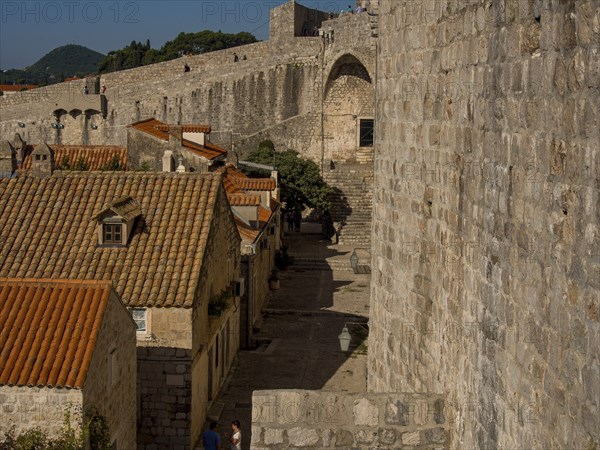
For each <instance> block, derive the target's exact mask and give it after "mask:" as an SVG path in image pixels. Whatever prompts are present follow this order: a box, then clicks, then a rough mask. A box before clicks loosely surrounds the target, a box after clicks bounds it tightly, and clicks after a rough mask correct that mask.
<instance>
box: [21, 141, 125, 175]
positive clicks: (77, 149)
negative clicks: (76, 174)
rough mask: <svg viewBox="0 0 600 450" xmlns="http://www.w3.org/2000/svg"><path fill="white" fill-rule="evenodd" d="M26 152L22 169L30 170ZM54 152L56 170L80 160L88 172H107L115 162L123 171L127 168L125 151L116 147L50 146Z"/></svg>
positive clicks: (28, 156)
mask: <svg viewBox="0 0 600 450" xmlns="http://www.w3.org/2000/svg"><path fill="white" fill-rule="evenodd" d="M29 147H31V148H30V149H29V150H28V153H27V154H26V155H25V159H24V160H23V164H22V168H23V169H24V170H29V169H31V151H32V150H33V148H34V146H29ZM50 148H51V149H52V150H53V151H54V161H55V163H56V166H57V168H58V169H60V168H61V166H64V165H65V162H67V163H68V164H69V166H70V167H75V166H76V165H77V163H78V162H79V161H80V160H81V161H83V162H85V164H86V165H87V166H89V170H107V169H108V167H109V165H110V164H111V163H112V162H113V160H116V161H118V162H119V165H120V166H121V167H122V168H123V170H125V169H126V168H127V149H126V148H125V147H121V146H118V145H50Z"/></svg>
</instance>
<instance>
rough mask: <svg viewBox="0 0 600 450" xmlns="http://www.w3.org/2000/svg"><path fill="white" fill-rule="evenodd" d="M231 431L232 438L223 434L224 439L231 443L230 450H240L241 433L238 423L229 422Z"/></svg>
mask: <svg viewBox="0 0 600 450" xmlns="http://www.w3.org/2000/svg"><path fill="white" fill-rule="evenodd" d="M231 429H232V430H233V436H231V435H230V434H229V433H225V437H226V438H227V440H228V441H229V442H230V443H231V447H230V448H231V450H242V431H241V430H240V421H239V420H234V421H233V422H231Z"/></svg>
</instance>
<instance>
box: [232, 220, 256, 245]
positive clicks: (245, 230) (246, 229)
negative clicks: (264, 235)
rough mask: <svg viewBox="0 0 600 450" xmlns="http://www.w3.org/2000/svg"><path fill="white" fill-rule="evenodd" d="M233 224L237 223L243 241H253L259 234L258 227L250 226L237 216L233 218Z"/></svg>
mask: <svg viewBox="0 0 600 450" xmlns="http://www.w3.org/2000/svg"><path fill="white" fill-rule="evenodd" d="M235 224H236V225H237V229H238V232H239V233H240V236H241V238H242V239H243V240H245V241H250V242H254V241H255V240H256V238H257V237H258V236H260V230H259V229H257V228H252V227H251V226H249V225H247V224H246V223H244V222H243V221H242V220H240V219H238V218H237V217H236V218H235Z"/></svg>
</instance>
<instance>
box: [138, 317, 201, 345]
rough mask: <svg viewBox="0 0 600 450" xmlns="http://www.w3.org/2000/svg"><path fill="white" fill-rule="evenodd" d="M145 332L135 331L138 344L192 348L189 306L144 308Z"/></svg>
mask: <svg viewBox="0 0 600 450" xmlns="http://www.w3.org/2000/svg"><path fill="white" fill-rule="evenodd" d="M146 310H147V313H146V314H147V316H146V332H145V333H144V332H138V333H137V341H138V346H143V347H173V348H185V349H191V348H192V309H191V308H146ZM174 324H177V326H173V325H174Z"/></svg>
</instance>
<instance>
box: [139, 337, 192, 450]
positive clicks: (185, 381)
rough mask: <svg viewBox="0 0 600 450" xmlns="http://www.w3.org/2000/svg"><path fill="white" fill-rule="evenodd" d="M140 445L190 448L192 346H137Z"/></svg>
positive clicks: (140, 447) (143, 446)
mask: <svg viewBox="0 0 600 450" xmlns="http://www.w3.org/2000/svg"><path fill="white" fill-rule="evenodd" d="M137 352H138V386H137V389H138V411H139V414H138V438H137V448H138V449H145V448H149V449H152V448H157V446H158V447H160V448H167V447H168V448H182V449H183V448H190V445H191V421H192V411H191V402H192V369H191V367H192V361H191V350H185V349H176V348H166V347H138V349H137Z"/></svg>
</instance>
